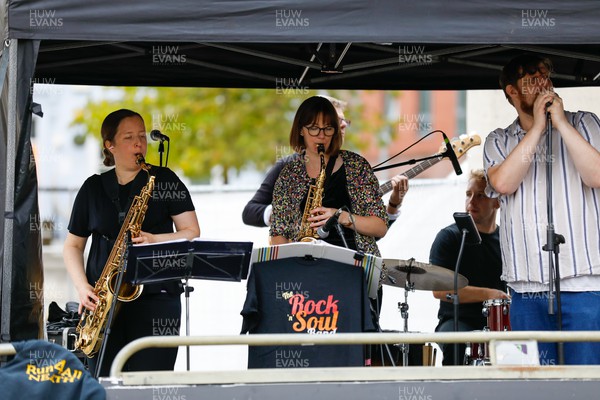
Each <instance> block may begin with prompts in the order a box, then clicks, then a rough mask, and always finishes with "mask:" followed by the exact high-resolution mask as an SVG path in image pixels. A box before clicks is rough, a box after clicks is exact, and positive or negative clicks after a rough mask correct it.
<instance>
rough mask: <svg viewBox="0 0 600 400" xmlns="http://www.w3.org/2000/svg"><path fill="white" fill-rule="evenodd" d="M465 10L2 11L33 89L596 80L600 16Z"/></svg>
mask: <svg viewBox="0 0 600 400" xmlns="http://www.w3.org/2000/svg"><path fill="white" fill-rule="evenodd" d="M543 7H544V8H541V7H540V5H539V4H533V3H531V4H530V3H528V2H523V1H511V0H498V1H495V2H493V3H491V2H488V1H485V0H463V1H458V2H452V3H448V2H447V1H445V0H420V1H397V0H375V1H368V2H366V1H364V0H345V1H343V2H342V1H339V2H327V3H324V2H322V1H318V0H306V1H303V2H301V3H298V2H295V1H292V0H277V1H270V2H265V1H264V0H231V1H227V2H222V1H216V0H213V1H202V2H198V1H195V0H171V1H168V2H163V1H142V0H132V1H127V2H123V1H120V0H104V1H98V0H91V1H87V2H84V3H82V2H81V1H80V0H32V1H29V2H22V1H11V0H9V1H8V22H9V24H8V36H9V37H10V38H18V39H38V40H41V41H42V42H41V47H40V53H39V57H38V61H37V67H36V76H35V78H36V82H51V83H65V84H93V85H123V86H190V87H202V86H205V87H215V86H219V87H243V88H250V87H261V88H275V89H286V90H302V89H319V88H330V89H390V90H391V89H483V88H488V89H496V88H498V83H497V82H498V81H497V77H498V73H499V70H500V68H501V66H502V65H503V64H504V63H506V61H507V60H508V59H510V58H511V57H513V56H514V55H516V54H519V53H521V52H523V51H535V52H539V53H541V54H544V55H548V56H550V57H551V58H552V60H553V61H554V63H555V65H556V68H555V69H556V71H557V72H558V74H557V75H556V76H555V79H554V80H555V84H556V85H557V86H589V85H594V84H597V83H598V82H599V80H600V78H599V77H598V74H599V73H600V30H598V29H597V21H598V19H599V17H600V3H599V2H591V1H585V0H575V1H571V2H564V1H563V2H559V1H551V2H546V3H544V4H543Z"/></svg>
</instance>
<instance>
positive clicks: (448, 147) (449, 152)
mask: <svg viewBox="0 0 600 400" xmlns="http://www.w3.org/2000/svg"><path fill="white" fill-rule="evenodd" d="M442 135H443V136H444V143H446V154H444V155H445V156H446V157H448V158H449V159H450V161H452V166H453V167H454V172H456V175H461V174H462V169H460V164H459V163H458V158H456V153H455V152H454V149H453V148H452V144H450V140H449V139H448V136H446V134H445V133H444V132H442Z"/></svg>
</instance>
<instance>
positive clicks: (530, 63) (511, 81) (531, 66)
mask: <svg viewBox="0 0 600 400" xmlns="http://www.w3.org/2000/svg"><path fill="white" fill-rule="evenodd" d="M540 64H543V65H544V66H545V67H546V69H547V70H548V72H550V73H551V72H552V61H550V59H549V58H547V57H542V56H540V55H537V54H530V53H526V54H521V55H520V56H517V57H515V58H513V59H512V60H510V61H509V62H508V64H506V65H505V66H504V68H502V72H501V73H500V79H499V82H500V89H502V91H503V92H504V96H506V98H507V99H509V101H510V98H509V97H508V94H507V93H506V87H507V86H508V85H513V86H517V82H518V81H519V79H521V78H522V77H524V76H525V75H527V74H530V75H533V74H535V73H536V71H538V70H539V68H540Z"/></svg>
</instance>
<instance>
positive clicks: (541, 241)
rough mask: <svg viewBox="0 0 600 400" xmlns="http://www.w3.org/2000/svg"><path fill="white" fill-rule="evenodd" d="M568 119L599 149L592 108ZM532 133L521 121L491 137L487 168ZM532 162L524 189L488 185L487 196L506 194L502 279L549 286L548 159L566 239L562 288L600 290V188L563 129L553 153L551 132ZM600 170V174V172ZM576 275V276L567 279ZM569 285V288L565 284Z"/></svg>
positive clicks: (598, 124)
mask: <svg viewBox="0 0 600 400" xmlns="http://www.w3.org/2000/svg"><path fill="white" fill-rule="evenodd" d="M565 114H566V116H567V120H568V121H569V123H570V124H571V125H573V126H574V127H575V128H576V129H577V131H578V132H579V133H580V134H581V135H582V136H583V137H584V138H585V140H586V141H587V142H588V143H590V144H591V145H592V146H593V147H594V148H596V149H600V120H598V117H597V116H596V115H594V114H592V113H589V112H582V111H579V112H577V113H572V112H565ZM525 133H526V132H524V131H523V129H522V128H521V126H520V125H519V122H518V119H517V120H515V122H513V124H512V125H510V126H509V127H508V128H506V129H496V130H495V131H493V132H491V133H490V134H489V135H488V137H487V138H486V142H485V146H484V154H483V158H484V160H483V162H484V167H485V170H486V171H487V170H488V169H489V168H490V167H493V166H494V165H498V164H501V163H502V162H503V161H504V160H505V159H506V157H507V156H508V154H509V153H510V152H511V151H513V149H514V148H515V147H516V146H517V145H518V144H519V142H520V141H521V140H522V139H523V137H524V135H525ZM536 147H537V148H536V152H535V155H534V156H533V157H534V159H533V160H532V163H531V166H530V168H529V170H528V171H527V174H526V175H525V178H524V179H523V181H522V182H521V184H520V186H519V188H518V189H517V190H516V191H515V192H514V193H513V194H510V195H506V196H501V195H499V194H498V193H496V192H495V191H494V189H493V187H492V186H490V185H488V186H487V188H486V194H487V195H488V196H490V197H499V198H500V205H501V207H500V246H501V250H502V262H503V271H502V279H503V280H504V281H506V282H508V283H509V286H511V287H513V289H515V290H516V291H517V292H520V291H543V290H547V283H548V263H549V261H548V258H549V253H548V252H547V251H543V249H542V246H544V245H545V244H546V242H547V239H546V228H547V223H548V218H547V201H546V158H547V157H550V161H551V165H552V191H553V201H552V204H553V210H554V212H553V219H554V229H555V232H556V233H558V234H561V235H563V236H564V237H565V242H566V243H564V244H561V245H560V253H559V265H560V276H561V279H563V280H564V282H565V283H566V285H564V286H563V287H561V289H562V290H567V291H579V290H590V289H591V290H598V289H600V226H599V222H600V189H592V188H590V187H588V186H586V185H584V184H583V182H582V181H581V176H580V175H579V173H578V172H577V169H576V168H575V164H574V163H573V160H572V156H571V155H570V154H569V153H568V151H567V148H566V146H565V143H564V141H563V139H562V136H561V135H560V133H559V132H558V131H557V130H556V129H554V130H553V132H552V154H551V155H549V156H547V155H546V135H545V134H543V135H542V138H541V139H540V141H539V143H538V144H537V146H536ZM599 173H600V172H599ZM565 278H573V279H565ZM565 286H566V287H565Z"/></svg>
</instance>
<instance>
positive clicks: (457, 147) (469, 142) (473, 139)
mask: <svg viewBox="0 0 600 400" xmlns="http://www.w3.org/2000/svg"><path fill="white" fill-rule="evenodd" d="M450 144H451V145H452V149H453V150H454V153H455V154H456V158H461V157H462V156H463V155H464V154H465V153H466V152H467V150H469V149H470V148H471V147H475V146H479V145H480V144H481V138H480V137H479V135H476V134H473V135H460V136H459V137H457V138H454V139H452V140H451V141H450ZM445 151H446V145H445V144H442V147H440V150H439V152H440V153H443V152H445Z"/></svg>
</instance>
